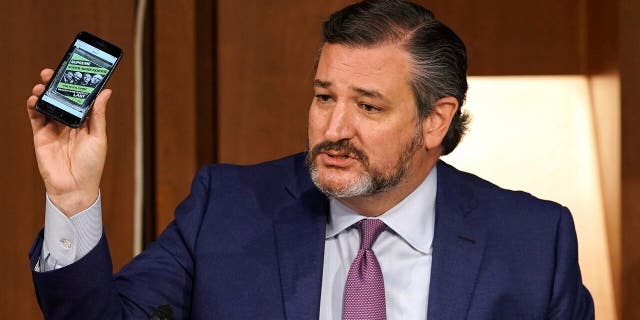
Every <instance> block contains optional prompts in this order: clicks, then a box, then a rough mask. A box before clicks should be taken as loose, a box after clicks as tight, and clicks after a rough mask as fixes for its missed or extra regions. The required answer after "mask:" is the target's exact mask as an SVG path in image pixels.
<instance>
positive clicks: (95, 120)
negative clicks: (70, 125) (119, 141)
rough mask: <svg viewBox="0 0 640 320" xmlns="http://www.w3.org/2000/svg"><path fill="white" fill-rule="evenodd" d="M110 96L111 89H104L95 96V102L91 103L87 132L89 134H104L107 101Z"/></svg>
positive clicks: (105, 130)
mask: <svg viewBox="0 0 640 320" xmlns="http://www.w3.org/2000/svg"><path fill="white" fill-rule="evenodd" d="M110 97H111V89H105V90H103V91H102V92H100V94H98V97H97V98H96V102H95V103H94V104H93V109H92V110H91V116H90V117H89V120H88V122H89V123H88V125H89V132H90V133H91V135H106V134H107V117H106V110H107V102H109V98H110Z"/></svg>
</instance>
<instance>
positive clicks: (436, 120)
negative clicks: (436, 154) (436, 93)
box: [422, 97, 459, 150]
mask: <svg viewBox="0 0 640 320" xmlns="http://www.w3.org/2000/svg"><path fill="white" fill-rule="evenodd" d="M458 108H459V106H458V99H456V98H454V97H444V98H441V99H438V100H437V101H436V102H435V103H434V104H433V107H432V110H431V113H430V114H429V115H428V116H427V117H426V118H425V119H424V120H423V122H422V133H423V135H424V146H425V148H426V149H427V150H432V149H435V148H438V147H440V144H442V139H444V136H445V135H446V134H447V131H449V126H450V125H451V120H452V119H453V116H454V115H455V114H456V111H458Z"/></svg>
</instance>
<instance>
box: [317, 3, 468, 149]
mask: <svg viewBox="0 0 640 320" xmlns="http://www.w3.org/2000/svg"><path fill="white" fill-rule="evenodd" d="M323 37H324V39H323V42H324V43H335V44H344V45H348V46H354V47H365V48H370V47H375V46H378V45H383V44H389V43H399V44H400V45H401V46H402V47H403V48H405V49H406V50H407V52H408V53H409V55H410V56H411V60H412V61H411V63H412V79H411V86H412V89H413V92H414V94H415V99H416V105H417V106H418V111H419V113H420V115H421V116H423V117H424V116H427V115H429V114H430V113H431V110H432V107H433V104H434V103H435V102H436V101H437V100H438V99H440V98H444V97H447V96H452V97H455V98H456V99H457V100H458V104H459V108H458V111H457V112H456V114H455V115H454V117H453V120H452V122H451V125H450V127H449V131H448V132H447V134H446V135H445V137H444V139H443V140H442V154H443V155H446V154H449V153H450V152H451V151H453V149H455V147H456V146H457V145H458V143H459V142H460V139H461V138H462V136H463V135H464V132H465V131H466V129H467V124H468V123H469V115H468V114H467V113H466V112H462V110H461V109H462V105H463V104H464V100H465V96H466V93H467V87H468V86H467V53H466V49H465V46H464V43H463V42H462V40H461V39H460V38H459V37H458V36H457V35H456V34H455V33H454V32H453V31H452V30H451V29H449V27H447V26H445V25H444V24H443V23H441V22H440V21H438V20H436V18H435V16H434V15H433V13H432V12H431V11H429V10H428V9H426V8H424V7H422V6H419V5H417V4H414V3H410V2H405V1H401V0H371V1H363V2H359V3H356V4H353V5H350V6H348V7H346V8H344V9H342V10H340V11H337V12H335V13H333V14H332V15H331V16H330V17H329V19H328V20H327V21H325V22H324V24H323Z"/></svg>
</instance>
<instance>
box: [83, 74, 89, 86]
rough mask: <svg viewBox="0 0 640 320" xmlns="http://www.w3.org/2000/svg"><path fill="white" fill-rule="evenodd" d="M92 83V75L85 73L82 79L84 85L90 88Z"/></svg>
mask: <svg viewBox="0 0 640 320" xmlns="http://www.w3.org/2000/svg"><path fill="white" fill-rule="evenodd" d="M90 83H91V73H85V74H84V76H83V77H82V85H83V86H88V85H89V84H90Z"/></svg>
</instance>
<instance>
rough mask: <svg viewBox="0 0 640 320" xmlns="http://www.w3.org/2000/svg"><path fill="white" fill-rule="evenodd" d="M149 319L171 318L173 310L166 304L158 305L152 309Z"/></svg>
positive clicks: (163, 319)
mask: <svg viewBox="0 0 640 320" xmlns="http://www.w3.org/2000/svg"><path fill="white" fill-rule="evenodd" d="M149 320H173V310H172V309H171V306H170V305H168V304H163V305H160V306H158V307H157V308H155V309H154V310H153V312H152V313H151V316H150V317H149Z"/></svg>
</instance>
